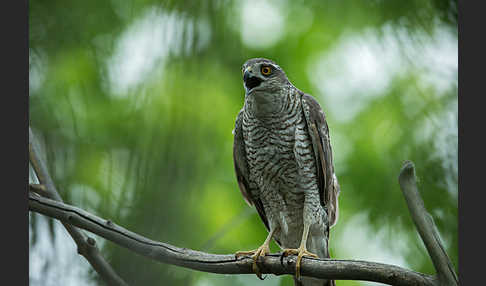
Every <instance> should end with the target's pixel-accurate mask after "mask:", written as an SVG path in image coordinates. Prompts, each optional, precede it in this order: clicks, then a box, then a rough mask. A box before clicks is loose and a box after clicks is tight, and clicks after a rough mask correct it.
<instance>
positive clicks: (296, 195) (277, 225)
mask: <svg viewBox="0 0 486 286" xmlns="http://www.w3.org/2000/svg"><path fill="white" fill-rule="evenodd" d="M242 73H243V81H244V88H245V102H244V105H243V108H242V109H241V110H240V112H239V113H238V116H237V118H236V123H235V129H234V131H233V133H234V144H233V160H234V167H235V172H236V178H237V181H238V186H239V189H240V191H241V193H242V195H243V198H244V199H245V201H246V202H247V203H248V204H249V205H250V206H254V207H255V209H256V210H257V212H258V214H259V215H260V218H261V220H262V221H263V223H264V224H265V227H266V228H267V230H268V232H269V234H268V236H267V238H266V239H265V241H264V243H263V245H262V246H260V247H259V248H258V249H256V250H252V251H239V252H237V253H236V256H237V257H238V256H243V255H252V258H253V271H254V272H255V273H256V274H257V276H258V277H259V278H260V279H261V273H260V271H259V269H258V266H257V264H256V261H257V260H258V258H259V257H262V256H265V255H266V254H268V253H270V249H269V243H270V241H271V240H272V238H273V239H274V240H275V241H276V243H277V244H278V245H279V246H280V247H281V248H282V249H283V252H282V255H283V256H287V255H292V254H294V255H297V262H296V272H295V273H296V274H295V276H294V280H295V283H296V285H304V286H311V285H335V283H334V281H333V280H322V279H316V278H312V277H301V275H300V265H301V260H302V257H303V256H310V257H319V258H329V257H330V256H329V251H328V240H329V229H330V227H331V226H333V225H334V224H335V223H336V221H337V218H338V195H339V191H340V190H339V184H338V181H337V178H336V175H335V173H334V165H333V157H332V149H331V144H330V138H329V129H328V126H327V122H326V118H325V115H324V112H323V111H322V109H321V107H320V105H319V103H318V102H317V101H316V100H315V99H314V98H313V97H312V96H310V95H308V94H305V93H304V92H302V91H300V90H299V89H297V88H296V87H295V86H294V85H293V84H292V83H291V82H290V81H289V80H288V78H287V76H286V74H285V72H284V71H283V70H282V68H281V67H280V66H278V65H277V64H276V63H275V62H273V61H271V60H268V59H265V58H253V59H249V60H248V61H246V62H245V63H244V64H243V67H242Z"/></svg>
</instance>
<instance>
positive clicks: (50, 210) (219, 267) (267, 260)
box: [29, 194, 438, 285]
mask: <svg viewBox="0 0 486 286" xmlns="http://www.w3.org/2000/svg"><path fill="white" fill-rule="evenodd" d="M29 209H30V210H31V211H35V212H38V213H41V214H44V215H46V216H49V217H53V218H56V219H59V220H61V221H64V222H67V223H69V224H72V225H75V226H77V227H80V228H83V229H85V230H88V231H90V232H92V233H95V234H97V235H99V236H101V237H103V238H105V239H107V240H110V241H112V242H114V243H116V244H118V245H120V246H123V247H125V248H127V249H129V250H131V251H134V252H136V253H138V254H140V255H143V256H145V257H148V258H150V259H153V260H156V261H159V262H163V263H168V264H173V265H178V266H182V267H185V268H190V269H194V270H199V271H204V272H212V273H222V274H250V273H253V271H252V262H253V260H252V259H251V258H250V257H246V258H245V257H244V258H239V259H236V258H235V256H234V255H218V254H208V253H204V252H200V251H195V250H190V249H187V248H178V247H175V246H172V245H169V244H166V243H162V242H157V241H153V240H150V239H148V238H146V237H143V236H140V235H138V234H136V233H133V232H131V231H129V230H126V229H124V228H123V227H120V226H118V225H116V224H115V223H113V222H111V221H109V220H105V219H102V218H99V217H97V216H95V215H92V214H90V213H88V212H86V211H84V210H82V209H79V208H76V207H73V206H69V205H67V204H63V203H60V202H56V201H53V200H50V199H46V198H42V197H36V196H34V195H33V194H29ZM259 268H260V271H261V272H262V273H267V274H269V273H271V274H275V275H282V274H295V257H294V256H290V257H286V258H284V259H283V260H282V262H281V261H280V255H279V254H270V255H267V256H265V257H264V258H263V259H262V261H260V262H259ZM301 273H302V275H304V276H312V277H317V278H325V279H337V280H365V281H374V282H380V283H385V284H389V285H438V284H437V281H436V280H435V279H434V277H433V276H430V275H425V274H422V273H418V272H414V271H411V270H408V269H404V268H401V267H398V266H394V265H387V264H382V263H374V262H367V261H356V260H334V259H332V260H331V259H326V260H322V259H313V258H307V257H304V258H303V260H302V269H301Z"/></svg>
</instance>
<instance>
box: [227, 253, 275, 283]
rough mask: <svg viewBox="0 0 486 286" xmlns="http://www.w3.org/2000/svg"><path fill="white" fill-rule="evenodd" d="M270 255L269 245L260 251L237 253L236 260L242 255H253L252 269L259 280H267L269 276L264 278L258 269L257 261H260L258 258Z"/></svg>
mask: <svg viewBox="0 0 486 286" xmlns="http://www.w3.org/2000/svg"><path fill="white" fill-rule="evenodd" d="M268 253H270V249H269V248H268V246H267V245H265V244H264V245H262V246H260V247H259V248H258V249H255V250H250V251H238V252H236V253H235V256H236V258H238V256H241V255H252V259H253V264H252V266H251V267H252V270H253V272H255V274H256V276H257V277H258V279H260V280H265V278H266V277H267V276H265V277H262V273H261V272H260V269H259V268H258V265H257V260H258V258H260V257H262V256H265V255H266V254H268Z"/></svg>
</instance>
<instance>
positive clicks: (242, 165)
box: [233, 110, 270, 231]
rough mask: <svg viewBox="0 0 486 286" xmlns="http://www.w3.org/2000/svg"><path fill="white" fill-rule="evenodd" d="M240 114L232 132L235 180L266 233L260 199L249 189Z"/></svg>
mask: <svg viewBox="0 0 486 286" xmlns="http://www.w3.org/2000/svg"><path fill="white" fill-rule="evenodd" d="M242 113H243V110H241V111H240V113H238V116H237V117H236V123H235V129H234V131H233V133H234V141H233V162H234V165H235V173H236V179H237V181H238V186H239V188H240V191H241V194H242V195H243V198H244V199H245V201H246V202H247V203H248V205H250V206H255V208H256V210H257V212H258V215H260V218H261V219H262V221H263V223H264V224H265V227H266V228H267V230H268V231H270V227H269V225H268V219H267V216H266V215H265V210H264V209H263V203H262V201H261V200H260V198H255V197H253V196H252V193H253V192H252V190H251V189H250V181H249V177H250V172H249V170H248V162H247V161H246V151H245V142H244V140H243V131H242V129H241V125H242V124H243V122H242V121H243V120H242Z"/></svg>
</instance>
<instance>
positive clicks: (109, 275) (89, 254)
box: [29, 127, 128, 286]
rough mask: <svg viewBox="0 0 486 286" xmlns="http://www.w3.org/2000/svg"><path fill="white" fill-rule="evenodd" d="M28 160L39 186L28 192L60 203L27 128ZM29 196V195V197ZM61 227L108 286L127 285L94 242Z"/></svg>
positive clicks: (35, 141) (37, 148)
mask: <svg viewBox="0 0 486 286" xmlns="http://www.w3.org/2000/svg"><path fill="white" fill-rule="evenodd" d="M29 159H30V162H31V164H32V167H33V168H34V170H35V173H36V175H37V178H38V179H39V182H40V185H38V184H33V185H30V190H32V191H35V192H36V193H38V194H40V195H43V196H46V197H48V198H51V199H52V200H55V201H58V202H62V201H63V200H62V198H61V196H60V195H59V193H58V192H57V189H56V186H55V185H54V182H53V181H52V178H51V176H50V175H49V172H48V170H47V166H46V164H45V162H44V161H43V160H42V159H41V157H40V146H39V143H38V142H37V140H36V138H35V137H34V134H33V132H32V130H31V128H30V127H29ZM30 196H31V194H30V193H29V197H30ZM62 224H63V226H64V227H65V228H66V230H67V231H68V233H69V235H71V237H72V238H73V240H74V242H75V243H76V245H77V247H78V253H79V254H81V255H82V256H83V257H84V258H86V260H88V262H89V263H90V264H91V266H92V267H93V269H94V270H95V271H96V272H97V273H98V274H99V275H100V277H101V278H102V279H103V280H104V281H105V282H106V283H107V284H108V285H117V286H118V285H120V286H127V285H128V284H127V283H125V281H123V279H122V278H120V276H118V274H117V273H116V272H115V271H114V270H113V269H112V268H111V266H110V265H109V264H108V263H107V262H106V260H105V259H104V258H103V257H102V256H101V254H100V252H99V250H98V247H96V241H95V240H94V239H93V238H91V237H87V236H86V235H85V234H84V233H82V232H81V231H80V230H79V229H77V228H75V227H73V226H72V225H71V224H69V223H66V222H64V221H62Z"/></svg>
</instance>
